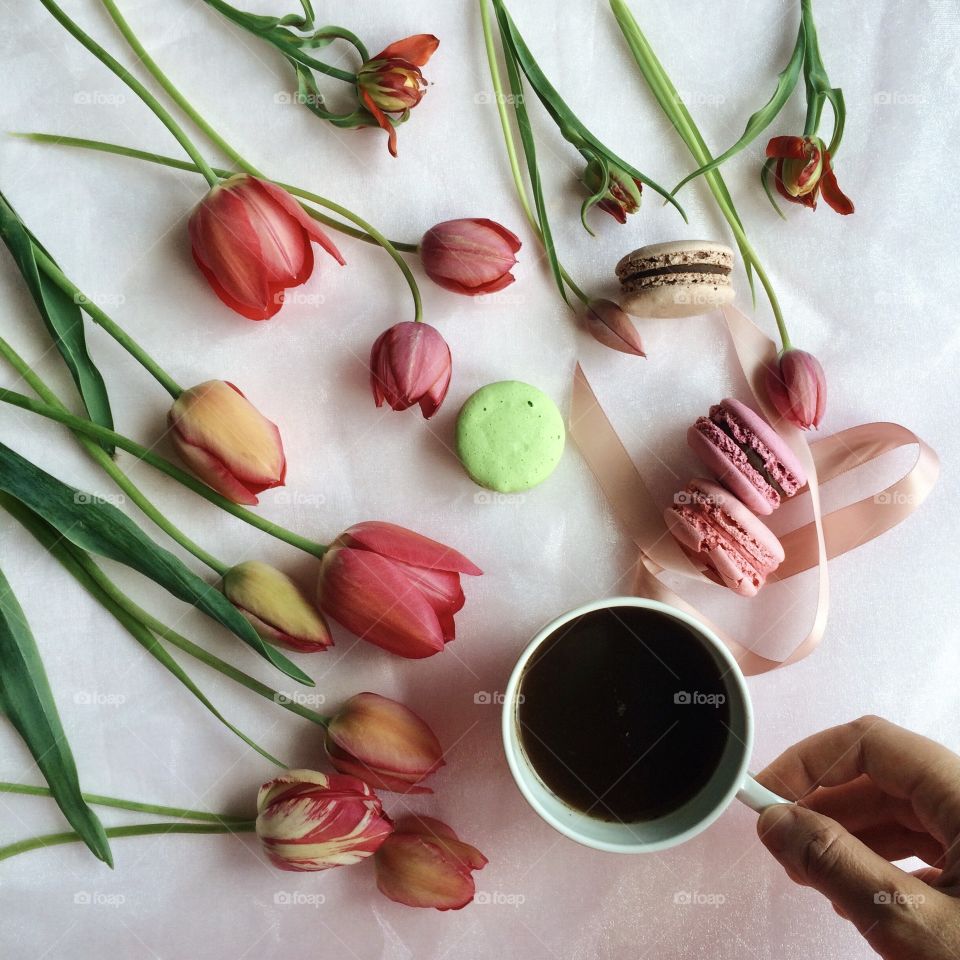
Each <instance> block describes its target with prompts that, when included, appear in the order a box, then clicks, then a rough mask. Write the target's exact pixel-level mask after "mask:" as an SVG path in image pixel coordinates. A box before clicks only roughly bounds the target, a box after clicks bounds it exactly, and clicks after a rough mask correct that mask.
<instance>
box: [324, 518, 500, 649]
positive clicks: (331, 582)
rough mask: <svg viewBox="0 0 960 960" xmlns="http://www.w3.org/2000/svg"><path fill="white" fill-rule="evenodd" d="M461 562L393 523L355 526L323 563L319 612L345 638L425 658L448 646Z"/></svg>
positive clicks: (464, 564) (459, 603)
mask: <svg viewBox="0 0 960 960" xmlns="http://www.w3.org/2000/svg"><path fill="white" fill-rule="evenodd" d="M480 573H481V571H480V569H479V568H478V567H476V566H474V565H473V564H472V563H471V562H470V561H469V560H468V559H467V558H466V557H464V556H462V555H461V554H459V553H457V552H456V551H455V550H452V549H450V547H445V546H444V545H443V544H442V543H437V541H436V540H429V539H428V538H427V537H422V536H420V534H418V533H414V532H413V531H412V530H406V529H404V528H403V527H398V526H395V525H394V524H392V523H380V522H378V521H368V522H366V523H358V524H357V525H356V526H353V527H350V529H349V530H347V531H345V532H344V533H342V534H340V536H339V537H338V538H337V539H336V541H335V542H334V543H333V545H332V546H331V548H330V549H329V550H328V551H327V553H326V554H325V555H324V558H323V563H322V564H321V566H320V582H319V587H318V593H319V600H320V607H321V609H322V610H323V611H324V612H325V613H327V614H328V615H329V616H331V617H333V619H334V620H336V621H338V622H339V623H341V624H343V626H344V627H346V628H347V629H348V630H349V631H350V632H351V633H355V634H356V635H357V636H358V637H360V638H361V639H363V640H369V641H370V643H375V644H376V645H377V646H378V647H383V649H384V650H389V651H390V652H391V653H396V654H398V655H399V656H401V657H408V658H410V659H420V658H422V657H432V656H433V655H434V654H435V653H439V652H440V651H441V650H443V647H444V644H445V643H447V642H448V641H450V640H453V639H454V636H455V632H456V630H455V625H454V619H453V618H454V614H456V613H457V611H458V610H460V609H461V608H462V607H463V604H464V596H463V590H462V589H461V587H460V574H469V575H470V576H479V575H480Z"/></svg>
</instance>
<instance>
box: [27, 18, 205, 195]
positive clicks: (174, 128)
mask: <svg viewBox="0 0 960 960" xmlns="http://www.w3.org/2000/svg"><path fill="white" fill-rule="evenodd" d="M40 2H41V3H42V4H43V5H44V6H45V7H46V8H47V10H48V11H49V12H50V14H51V15H52V16H53V18H54V19H55V20H56V21H57V23H59V24H60V26H62V27H63V28H64V29H65V30H66V31H67V32H68V33H69V34H70V35H71V36H72V37H73V38H74V39H75V40H77V41H78V42H79V43H81V44H82V45H83V46H84V47H86V48H87V50H89V51H90V53H92V54H93V55H94V56H95V57H96V58H97V59H98V60H99V61H100V62H101V63H102V64H103V65H104V66H105V67H107V68H108V69H109V70H111V71H112V72H113V73H114V74H116V76H117V77H119V78H120V79H121V80H122V81H123V82H124V83H125V84H126V85H127V86H128V87H129V88H130V89H131V90H132V91H133V92H134V93H135V94H136V95H137V96H138V97H139V98H140V99H141V100H142V101H143V102H144V103H145V104H146V105H147V106H148V107H149V108H150V109H151V110H152V111H153V112H154V114H156V117H157V119H158V120H159V121H160V122H161V123H162V124H163V125H164V126H165V127H166V128H167V129H168V130H169V131H170V132H171V133H172V134H173V135H174V137H175V138H176V139H177V141H178V142H179V144H180V146H181V147H183V149H184V150H185V151H186V153H187V156H189V157H190V159H191V160H193V162H194V163H195V164H196V165H197V167H198V168H199V170H200V172H201V173H202V174H203V176H204V177H205V178H206V181H207V183H208V184H210V186H211V187H212V186H216V184H217V183H218V177H217V175H216V174H215V173H214V172H213V170H212V168H211V167H210V164H208V163H207V161H206V160H205V159H204V157H203V154H202V153H200V151H199V150H198V149H197V147H196V146H195V145H194V143H193V141H192V140H191V139H190V138H189V137H188V136H187V134H186V133H185V131H184V130H183V128H182V127H181V126H180V125H179V124H178V123H177V121H176V120H174V119H173V117H172V116H171V115H170V113H169V112H168V111H167V110H166V109H165V108H164V106H163V105H162V104H161V103H160V101H159V100H157V98H156V97H155V96H154V95H153V94H152V93H151V92H150V91H149V90H148V89H147V88H146V87H145V86H144V85H143V84H142V83H141V82H140V81H139V80H138V79H137V78H136V77H135V76H134V75H133V74H132V73H131V72H130V71H129V70H127V68H126V67H124V66H123V64H122V63H120V61H119V60H117V59H115V58H114V57H113V56H111V55H110V54H109V53H107V51H106V50H104V48H103V47H101V46H100V44H99V43H97V41H96V40H94V39H93V37H91V36H90V35H89V34H87V33H85V32H84V31H83V30H82V29H81V28H80V26H79V24H77V23H76V22H74V21H73V20H71V19H70V17H68V16H67V14H66V13H64V11H63V10H62V9H61V8H60V7H59V5H58V4H57V3H55V2H54V0H40Z"/></svg>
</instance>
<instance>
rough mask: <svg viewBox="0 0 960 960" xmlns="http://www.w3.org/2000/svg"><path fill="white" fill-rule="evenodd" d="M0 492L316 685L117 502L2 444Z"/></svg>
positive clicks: (83, 546)
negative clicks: (79, 486) (78, 486)
mask: <svg viewBox="0 0 960 960" xmlns="http://www.w3.org/2000/svg"><path fill="white" fill-rule="evenodd" d="M0 490H3V491H5V492H6V493H8V494H10V496H12V497H14V498H16V499H17V500H19V501H20V502H21V503H22V504H23V505H24V506H26V507H28V508H29V509H30V510H32V511H33V512H34V513H36V514H38V515H39V516H40V517H42V518H43V519H44V520H45V521H46V522H47V523H49V524H50V525H51V526H52V527H54V528H55V529H56V530H57V531H58V532H59V534H60V535H61V536H62V537H65V538H66V539H67V540H69V541H70V542H71V543H72V544H74V545H75V546H78V547H80V548H81V549H82V550H86V551H88V552H90V553H94V554H97V555H99V556H102V557H107V558H108V559H110V560H116V561H117V562H118V563H122V564H124V565H125V566H128V567H130V568H132V569H133V570H136V571H138V572H139V573H142V574H143V575H144V576H145V577H149V578H150V579H151V580H153V581H154V582H155V583H157V584H159V585H160V586H161V587H164V588H165V589H166V590H168V591H169V592H170V593H172V594H173V595H174V596H175V597H177V598H178V599H179V600H183V601H184V602H185V603H189V604H192V605H193V606H195V607H197V608H198V609H199V610H202V611H203V612H204V613H205V614H207V616H209V617H211V618H213V619H214V620H216V621H218V622H219V623H221V624H223V626H225V627H226V628H227V629H228V630H230V631H232V632H233V633H234V634H236V636H238V637H239V638H240V639H241V640H243V642H244V643H246V644H247V645H248V646H250V647H252V648H253V650H255V651H256V652H257V653H258V654H259V655H260V656H261V657H263V658H264V659H266V660H268V661H269V662H270V663H272V664H273V665H274V666H275V667H277V668H278V669H279V670H281V671H282V672H283V673H285V674H286V675H287V676H288V677H292V678H293V679H294V680H297V681H299V682H300V683H303V684H306V685H307V686H313V685H314V684H313V681H312V680H311V679H310V677H308V676H307V674H305V673H304V672H303V671H302V670H301V669H300V668H299V667H298V666H296V664H294V663H292V662H291V661H290V660H289V659H287V657H285V656H284V655H283V654H282V653H280V651H279V650H277V649H276V648H275V647H273V646H271V645H270V644H269V643H266V642H265V641H264V640H263V639H262V638H261V637H260V635H259V634H258V633H257V631H256V630H255V629H254V628H253V627H252V626H251V625H250V623H249V622H248V621H247V619H246V618H245V617H244V616H243V615H242V614H241V613H240V611H239V610H237V608H236V607H234V606H233V604H232V603H230V601H229V600H228V599H227V598H226V597H225V596H224V595H223V594H222V593H221V592H220V591H219V590H217V589H216V588H215V587H212V586H210V584H208V583H206V581H204V580H202V579H201V578H200V577H198V576H197V575H196V574H195V573H194V572H193V571H192V570H190V568H189V567H187V566H186V565H185V564H184V563H183V562H182V561H181V560H179V559H178V558H177V557H175V556H174V555H173V554H172V553H170V552H169V551H168V550H165V549H164V548H163V547H161V546H159V545H158V544H156V543H154V541H153V540H151V539H150V538H149V537H148V536H147V535H146V534H145V533H144V532H143V531H142V530H141V529H140V528H139V527H138V526H137V525H136V524H135V523H134V522H133V521H132V520H131V519H130V518H129V517H128V516H127V515H126V514H125V513H122V512H121V511H120V510H118V509H117V508H116V507H115V506H113V505H112V504H110V503H106V502H104V501H103V500H102V499H101V498H98V497H96V496H94V495H92V494H89V493H84V492H83V491H81V490H77V489H76V488H75V487H71V486H69V485H68V484H65V483H63V482H62V481H60V480H58V479H57V478H56V477H54V476H51V475H50V474H49V473H46V472H45V471H44V470H41V469H40V468H39V467H37V466H35V465H34V464H32V463H30V461H29V460H25V459H24V458H23V457H21V456H20V455H19V454H18V453H15V452H14V451H13V450H11V449H10V448H9V447H7V446H5V445H4V444H2V443H0Z"/></svg>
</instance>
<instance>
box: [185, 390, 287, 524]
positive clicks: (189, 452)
mask: <svg viewBox="0 0 960 960" xmlns="http://www.w3.org/2000/svg"><path fill="white" fill-rule="evenodd" d="M167 419H168V421H169V424H170V429H171V436H172V438H173V444H174V446H175V447H176V448H177V453H179V454H180V457H181V459H182V460H183V462H184V463H185V464H186V465H187V466H188V467H190V469H191V470H193V472H194V473H196V474H197V476H198V477H200V479H201V480H203V481H204V482H205V483H207V484H209V485H210V486H211V487H213V489H214V490H216V491H218V492H219V493H222V494H223V496H225V497H227V499H229V500H232V501H233V502H234V503H242V504H246V505H248V506H255V505H256V504H257V503H258V502H259V501H258V500H257V496H256V495H257V494H258V493H260V492H262V491H263V490H267V489H269V488H270V487H282V486H283V480H284V477H285V475H286V472H287V461H286V458H285V457H284V453H283V444H282V442H281V440H280V431H279V430H277V427H276V424H274V423H271V422H270V421H269V420H268V419H267V418H266V417H264V416H263V414H261V413H260V412H259V411H258V410H257V408H256V407H255V406H254V405H253V404H252V403H251V402H250V401H249V400H248V399H247V398H246V397H245V396H244V395H243V394H242V393H241V392H240V391H239V390H238V389H237V388H236V387H235V386H234V385H233V384H232V383H227V382H226V381H225V380H207V381H206V382H205V383H201V384H198V385H197V386H196V387H191V388H190V389H189V390H184V391H183V393H181V394H180V396H179V397H178V398H177V399H176V401H175V402H174V404H173V406H172V407H171V408H170V414H169V416H168V418H167Z"/></svg>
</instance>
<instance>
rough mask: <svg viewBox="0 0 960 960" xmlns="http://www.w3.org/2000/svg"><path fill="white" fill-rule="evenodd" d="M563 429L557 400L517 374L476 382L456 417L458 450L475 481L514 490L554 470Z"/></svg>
mask: <svg viewBox="0 0 960 960" xmlns="http://www.w3.org/2000/svg"><path fill="white" fill-rule="evenodd" d="M565 437H566V430H565V428H564V424H563V417H562V416H561V415H560V411H559V410H558V409H557V405H556V404H555V403H554V402H553V401H552V400H551V399H550V398H549V397H548V396H547V395H546V394H545V393H543V392H542V391H541V390H538V389H537V388H536V387H531V386H530V384H528V383H521V382H520V381H519V380H501V381H500V382H499V383H490V384H487V386H485V387H481V388H480V389H479V390H478V391H477V392H476V393H475V394H473V396H472V397H470V399H469V400H467V402H466V403H465V404H464V405H463V408H462V409H461V411H460V414H459V416H458V417H457V456H458V457H459V458H460V462H461V463H462V464H463V467H464V469H465V470H466V471H467V473H468V474H470V478H471V479H472V480H473V481H474V483H478V484H479V485H480V486H481V487H486V488H487V489H488V490H496V491H497V492H498V493H516V492H518V491H520V490H529V489H530V488H531V487H535V486H536V485H537V484H538V483H543V481H544V480H546V479H547V477H549V476H550V474H551V473H553V471H554V469H555V468H556V466H557V464H558V463H559V462H560V456H561V454H562V453H563V446H564V441H565Z"/></svg>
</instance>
